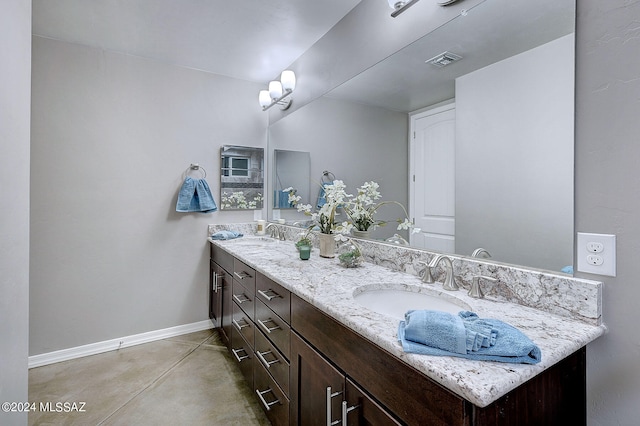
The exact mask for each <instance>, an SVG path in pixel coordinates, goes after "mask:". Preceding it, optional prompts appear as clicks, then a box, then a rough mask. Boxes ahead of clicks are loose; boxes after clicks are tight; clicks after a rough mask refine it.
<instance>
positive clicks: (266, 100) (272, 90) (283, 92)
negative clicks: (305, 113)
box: [258, 70, 296, 111]
mask: <svg viewBox="0 0 640 426" xmlns="http://www.w3.org/2000/svg"><path fill="white" fill-rule="evenodd" d="M295 88H296V74H295V73H294V72H293V71H291V70H284V71H282V74H280V81H278V80H273V81H271V82H269V90H261V91H260V93H259V94H258V102H259V103H260V106H261V107H262V110H263V111H266V110H268V109H269V108H271V107H272V106H274V105H276V104H277V105H279V106H280V109H281V110H285V109H287V108H289V107H290V106H291V96H290V95H291V93H293V89H295Z"/></svg>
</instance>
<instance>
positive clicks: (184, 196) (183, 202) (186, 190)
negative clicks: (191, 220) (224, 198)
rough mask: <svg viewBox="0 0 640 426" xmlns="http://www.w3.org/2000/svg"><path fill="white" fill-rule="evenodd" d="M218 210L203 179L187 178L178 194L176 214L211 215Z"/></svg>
mask: <svg viewBox="0 0 640 426" xmlns="http://www.w3.org/2000/svg"><path fill="white" fill-rule="evenodd" d="M216 210H218V207H217V206H216V202H215V201H214V200H213V195H211V189H209V185H208V184H207V181H206V180H204V179H193V178H191V177H190V176H187V177H186V179H185V180H184V183H183V184H182V187H181V188H180V192H179V193H178V202H177V203H176V211H177V212H201V213H211V212H214V211H216Z"/></svg>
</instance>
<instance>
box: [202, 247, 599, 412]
mask: <svg viewBox="0 0 640 426" xmlns="http://www.w3.org/2000/svg"><path fill="white" fill-rule="evenodd" d="M209 241H210V242H211V243H213V244H217V245H220V246H221V247H224V248H225V249H226V250H227V251H229V252H230V253H231V254H233V255H234V256H235V257H237V258H238V259H240V260H242V261H243V262H245V263H246V264H248V265H249V266H251V267H253V268H255V269H256V270H258V271H260V272H261V273H262V274H264V275H266V276H267V277H269V278H271V279H273V280H274V281H277V282H278V283H279V284H281V285H282V286H283V287H285V288H287V289H288V290H290V291H291V292H293V293H295V294H296V295H298V296H300V297H301V298H302V299H304V300H306V301H307V302H309V303H311V304H313V305H314V306H316V307H317V308H318V309H320V310H321V311H323V312H324V313H326V314H327V315H329V316H331V317H333V318H334V319H336V320H337V321H339V322H340V323H342V324H344V325H345V326H347V327H349V328H351V329H352V330H354V331H355V332H357V333H358V334H360V335H362V336H363V337H365V338H367V339H368V340H370V341H371V342H373V343H375V344H377V345H378V346H380V347H381V348H383V349H385V350H386V351H388V352H389V353H391V354H393V355H394V356H396V357H398V358H399V359H401V360H403V361H404V362H405V363H407V364H409V365H411V366H413V367H414V368H416V369H417V370H419V371H421V372H422V373H423V374H425V375H426V376H428V377H429V378H431V379H433V380H434V381H436V382H438V383H440V384H441V385H442V386H444V387H446V388H447V389H449V390H450V391H451V392H453V393H455V394H457V395H459V396H461V397H462V398H464V399H466V400H468V401H470V402H471V403H473V404H475V405H477V406H479V407H485V406H487V405H489V404H491V403H492V402H494V401H495V400H497V399H498V398H500V397H502V396H503V395H505V394H506V393H508V392H509V391H511V390H513V389H515V388H516V387H518V386H519V385H520V384H522V383H524V382H526V381H527V380H529V379H530V378H532V377H534V376H536V375H537V374H539V373H541V372H542V371H544V370H545V369H547V368H549V367H551V366H553V365H554V364H556V363H557V362H559V361H561V360H562V359H564V358H565V357H567V356H569V355H571V354H572V353H574V352H575V351H577V350H578V349H580V348H581V347H583V346H585V345H586V344H588V343H589V342H591V341H593V340H595V339H597V338H598V337H599V336H601V335H603V334H604V333H605V327H604V326H596V325H592V324H588V323H585V322H582V321H579V320H575V319H571V318H566V317H561V316H557V315H553V314H550V313H548V312H544V311H540V310H537V309H533V308H529V307H526V306H521V305H517V304H514V303H508V302H503V301H495V300H491V299H489V298H486V299H474V298H471V297H470V296H468V295H467V292H466V291H464V290H461V291H454V292H448V291H445V290H442V284H441V283H435V284H425V283H423V282H422V281H421V280H420V279H419V278H418V277H416V276H414V275H411V274H407V273H403V272H396V271H393V270H391V269H388V268H385V267H382V266H378V265H375V264H372V263H367V262H365V263H364V265H363V266H360V267H358V268H344V267H342V266H340V265H339V261H338V259H337V257H336V258H335V259H325V258H321V257H320V256H319V255H318V250H317V249H314V250H313V251H312V253H311V258H310V259H309V260H307V261H302V260H300V259H299V257H298V253H297V251H296V249H295V246H294V244H293V242H290V241H277V240H274V239H267V238H257V237H251V236H248V237H243V238H238V239H235V240H228V241H214V240H211V239H209ZM409 286H410V287H412V288H413V289H414V290H415V288H416V287H420V288H421V289H424V291H425V292H430V293H432V294H433V293H434V292H435V293H437V294H441V295H442V296H443V297H445V298H449V299H451V298H454V299H456V300H457V301H458V303H460V304H462V305H464V306H467V307H468V310H471V311H473V312H475V313H477V314H478V316H479V317H481V318H496V319H499V320H502V321H505V322H507V323H509V324H511V325H513V326H515V327H517V328H518V329H519V330H520V331H522V332H523V333H524V334H526V335H527V336H528V337H529V338H530V339H531V340H532V341H533V342H534V343H535V344H536V345H538V347H539V348H540V350H541V351H542V361H541V362H540V363H539V364H536V365H527V364H510V363H499V362H488V361H473V360H467V359H463V358H457V357H448V356H445V357H438V356H427V355H417V354H408V353H405V352H404V351H403V350H402V346H401V344H400V343H399V342H398V336H397V329H398V321H399V320H398V319H396V318H392V317H390V316H386V315H383V314H379V313H377V312H374V311H371V310H369V309H367V308H365V307H363V306H361V305H360V304H359V303H358V302H357V301H356V300H355V299H354V294H357V293H358V292H361V291H362V290H364V289H365V288H374V289H375V288H402V287H409ZM461 310H463V309H461Z"/></svg>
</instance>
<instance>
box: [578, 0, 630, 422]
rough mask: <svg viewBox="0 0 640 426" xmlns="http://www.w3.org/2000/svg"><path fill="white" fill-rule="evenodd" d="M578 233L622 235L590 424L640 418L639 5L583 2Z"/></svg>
mask: <svg viewBox="0 0 640 426" xmlns="http://www.w3.org/2000/svg"><path fill="white" fill-rule="evenodd" d="M577 7H578V20H577V51H576V61H577V62H576V64H577V86H576V191H575V199H576V203H575V210H576V230H577V231H578V232H598V233H612V234H616V235H617V245H618V246H617V276H616V278H609V277H600V276H589V275H587V274H579V275H580V276H582V277H586V278H597V279H603V280H604V282H605V286H604V292H603V319H604V322H605V324H606V325H607V326H608V327H609V333H608V334H606V335H605V336H603V337H601V338H600V339H598V340H596V341H595V342H594V343H592V344H590V345H589V346H588V348H587V373H588V374H587V386H588V390H587V397H588V414H589V424H590V425H592V426H596V425H602V426H610V425H635V424H638V418H639V417H640V405H639V404H638V401H640V368H639V366H640V363H639V361H638V359H639V355H640V327H638V324H637V321H636V320H635V316H636V314H637V312H638V301H640V284H639V278H640V262H638V257H639V256H640V220H639V218H640V172H639V166H638V165H639V164H640V143H639V140H638V138H639V135H640V119H639V118H640V115H639V112H640V55H638V52H640V37H639V35H640V31H639V30H638V22H639V21H640V2H638V1H633V2H631V1H627V0H578V2H577Z"/></svg>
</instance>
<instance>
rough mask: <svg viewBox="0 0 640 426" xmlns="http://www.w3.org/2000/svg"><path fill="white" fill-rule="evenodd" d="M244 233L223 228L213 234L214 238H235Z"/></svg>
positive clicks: (212, 237)
mask: <svg viewBox="0 0 640 426" xmlns="http://www.w3.org/2000/svg"><path fill="white" fill-rule="evenodd" d="M240 237H242V234H241V233H240V232H238V231H227V230H222V231H218V232H216V233H214V234H211V239H212V240H233V239H234V238H240Z"/></svg>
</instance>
